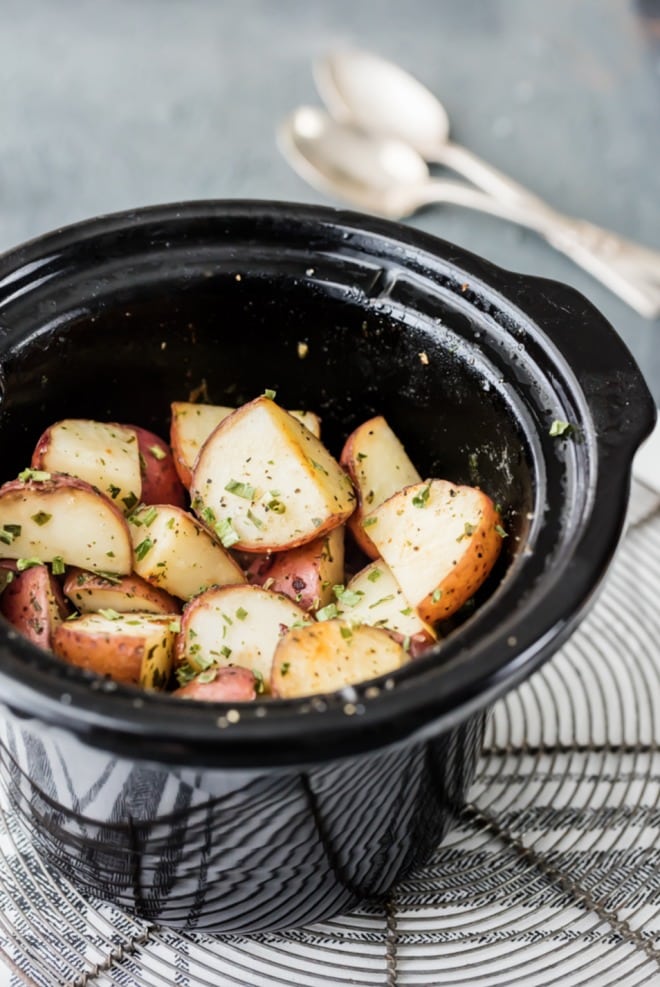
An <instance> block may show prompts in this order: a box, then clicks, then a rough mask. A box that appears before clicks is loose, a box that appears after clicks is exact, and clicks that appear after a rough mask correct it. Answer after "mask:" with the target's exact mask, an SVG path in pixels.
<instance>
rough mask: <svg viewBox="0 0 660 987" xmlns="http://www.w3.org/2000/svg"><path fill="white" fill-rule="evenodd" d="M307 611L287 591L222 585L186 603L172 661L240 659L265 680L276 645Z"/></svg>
mask: <svg viewBox="0 0 660 987" xmlns="http://www.w3.org/2000/svg"><path fill="white" fill-rule="evenodd" d="M308 622H309V617H308V615H307V614H306V613H305V611H304V610H302V609H301V608H300V607H298V606H296V604H295V603H292V602H291V600H290V599H289V598H288V597H286V596H281V595H280V594H278V593H271V592H270V591H269V590H265V589H261V587H259V586H224V587H222V588H221V589H210V590H207V591H206V592H205V593H202V594H200V596H197V597H196V598H195V599H194V600H192V601H191V603H189V604H188V606H187V607H185V609H184V611H183V617H182V618H181V633H180V634H179V638H178V641H177V646H176V662H177V665H182V664H185V665H186V666H188V668H190V669H191V670H192V672H193V674H194V673H195V672H201V671H204V670H205V669H207V668H211V667H214V666H219V667H223V666H225V665H239V666H241V667H242V668H248V669H250V671H252V672H253V673H254V674H255V675H256V677H257V678H258V679H260V680H261V681H263V682H264V683H266V684H267V683H268V681H269V679H270V668H271V663H272V660H273V654H274V652H275V646H276V645H277V642H278V640H279V639H280V637H281V635H282V634H283V633H285V632H286V631H287V630H288V629H289V627H291V626H292V625H296V626H303V625H305V624H306V623H308Z"/></svg>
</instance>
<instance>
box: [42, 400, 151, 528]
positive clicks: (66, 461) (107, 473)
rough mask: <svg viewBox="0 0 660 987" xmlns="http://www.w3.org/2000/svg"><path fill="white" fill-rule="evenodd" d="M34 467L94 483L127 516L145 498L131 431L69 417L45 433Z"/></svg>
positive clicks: (109, 424) (134, 436)
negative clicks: (142, 497)
mask: <svg viewBox="0 0 660 987" xmlns="http://www.w3.org/2000/svg"><path fill="white" fill-rule="evenodd" d="M31 465H32V468H33V469H35V470H44V471H48V472H51V473H66V474H68V475H69V476H76V477H78V479H80V480H84V481H85V482H86V483H89V484H91V485H92V486H93V487H95V488H96V489H97V490H98V491H100V493H103V494H106V496H108V497H109V498H110V499H111V500H112V501H114V503H115V504H116V505H117V506H118V507H119V508H120V510H122V511H123V513H124V514H128V513H129V511H131V510H132V509H133V508H134V507H135V505H136V504H138V503H139V502H140V499H141V496H142V478H141V475H140V456H139V450H138V442H137V436H136V434H135V432H134V431H133V430H132V429H131V428H126V427H125V426H124V425H116V424H113V423H109V422H95V421H91V420H88V419H85V418H66V419H63V420H62V421H59V422H55V424H54V425H51V426H50V427H49V428H47V429H46V431H45V432H44V433H43V435H42V436H41V438H40V439H39V441H38V442H37V445H36V447H35V450H34V452H33V453H32V464H31Z"/></svg>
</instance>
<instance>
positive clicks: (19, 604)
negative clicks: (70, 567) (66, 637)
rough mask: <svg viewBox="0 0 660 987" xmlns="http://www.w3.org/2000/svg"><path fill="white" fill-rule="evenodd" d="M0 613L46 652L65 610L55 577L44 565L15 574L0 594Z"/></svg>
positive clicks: (65, 614)
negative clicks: (0, 594)
mask: <svg viewBox="0 0 660 987" xmlns="http://www.w3.org/2000/svg"><path fill="white" fill-rule="evenodd" d="M0 613H2V615H3V617H5V618H6V620H8V621H9V623H10V624H12V626H13V627H15V628H16V630H17V631H20V632H21V634H23V635H24V636H25V637H26V638H28V640H30V641H32V643H33V644H36V645H38V646H39V647H40V648H45V649H46V650H47V651H48V650H49V649H50V647H51V644H52V640H53V634H54V633H55V629H56V628H57V627H58V626H59V625H60V624H61V623H62V621H63V620H65V619H66V618H67V617H68V615H69V609H68V607H67V602H66V600H65V598H64V595H63V593H62V588H61V586H60V584H59V582H58V581H57V579H56V578H55V577H54V576H53V575H52V574H51V573H50V571H49V569H48V568H47V567H46V566H45V565H35V566H30V568H29V569H25V570H24V571H23V572H17V573H16V574H15V576H14V578H13V579H12V581H11V582H10V583H9V585H8V586H7V587H6V589H5V591H4V593H3V594H2V596H1V597H0Z"/></svg>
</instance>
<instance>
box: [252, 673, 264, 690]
mask: <svg viewBox="0 0 660 987" xmlns="http://www.w3.org/2000/svg"><path fill="white" fill-rule="evenodd" d="M252 674H253V675H254V678H255V686H254V691H255V692H256V693H257V695H258V696H260V695H261V694H262V693H263V692H265V691H266V683H265V682H264V677H263V675H262V673H261V672H260V671H259V669H258V668H253V669H252Z"/></svg>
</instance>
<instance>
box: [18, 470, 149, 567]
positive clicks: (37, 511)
mask: <svg viewBox="0 0 660 987" xmlns="http://www.w3.org/2000/svg"><path fill="white" fill-rule="evenodd" d="M26 474H32V471H30V470H26ZM21 475H23V474H21ZM37 476H38V477H39V476H40V477H42V478H41V479H26V480H20V479H19V480H10V482H9V483H5V484H4V485H3V486H2V487H0V541H2V542H3V543H4V544H3V546H2V552H3V555H5V556H6V557H7V558H12V559H34V558H36V559H38V560H39V561H40V562H53V561H55V560H56V559H57V560H59V561H60V562H62V563H64V564H65V565H73V566H79V567H80V568H81V569H89V570H92V571H94V572H98V571H101V572H113V573H116V574H118V575H128V573H129V572H131V571H132V569H133V545H132V542H131V536H130V532H129V530H128V525H127V523H126V518H125V517H124V515H123V514H122V513H121V511H120V510H119V509H118V508H117V507H116V506H115V504H114V503H113V502H112V501H111V500H109V499H108V498H107V497H104V496H103V495H102V494H99V493H98V492H97V491H96V490H94V488H93V487H92V486H90V484H89V483H85V481H84V480H79V479H77V478H75V477H72V476H64V475H63V474H58V473H53V474H50V473H43V474H37Z"/></svg>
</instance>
